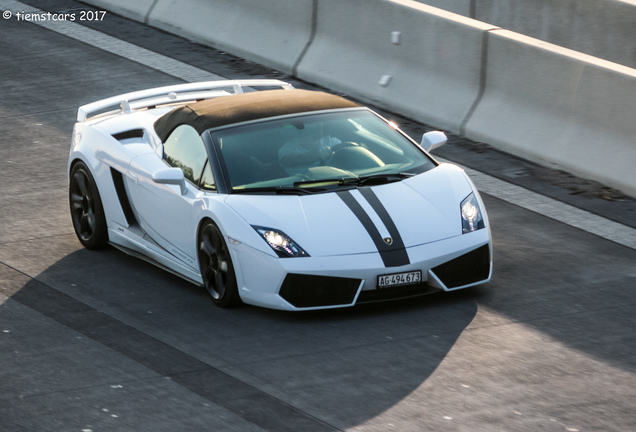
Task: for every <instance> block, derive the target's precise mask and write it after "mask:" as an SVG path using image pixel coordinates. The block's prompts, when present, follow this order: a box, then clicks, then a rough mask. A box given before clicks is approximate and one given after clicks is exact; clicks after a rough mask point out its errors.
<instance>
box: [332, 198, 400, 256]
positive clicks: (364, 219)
mask: <svg viewBox="0 0 636 432" xmlns="http://www.w3.org/2000/svg"><path fill="white" fill-rule="evenodd" d="M362 190H364V189H361V190H360V191H361V192H362ZM368 190H369V191H370V189H368ZM371 194H372V195H373V197H372V198H371V201H369V198H368V196H370V195H369V194H368V193H363V195H362V196H363V197H364V198H365V199H366V200H367V201H369V204H371V206H372V207H373V209H374V210H375V211H376V213H378V216H380V218H381V219H382V222H383V223H384V226H386V228H387V230H389V233H390V235H391V237H392V238H393V242H392V243H391V244H390V245H389V244H387V243H386V242H385V241H384V239H382V236H381V235H380V232H379V231H378V229H377V228H376V226H375V224H374V223H373V221H372V220H371V217H370V216H369V215H368V214H367V212H365V211H364V209H363V208H362V206H361V205H360V203H358V201H356V199H355V197H354V196H353V195H352V194H351V192H350V191H341V192H338V196H339V197H340V199H342V201H343V202H344V203H345V204H346V205H347V207H349V209H350V210H351V211H352V212H353V214H354V215H355V216H356V217H357V218H358V220H359V221H360V223H361V224H362V226H363V227H364V229H365V230H366V231H367V233H368V234H369V236H370V237H371V240H373V243H374V244H375V247H376V248H377V249H378V252H379V253H380V257H381V258H382V261H383V262H384V266H385V267H399V266H403V265H407V264H410V260H409V256H408V254H407V253H406V249H404V243H403V241H402V238H401V237H400V234H399V232H398V231H397V228H396V227H395V224H394V223H393V220H392V219H391V217H390V216H389V214H388V212H387V211H386V209H385V208H384V206H383V205H382V204H381V203H380V200H379V199H378V198H377V196H375V194H374V193H373V192H372V191H371ZM378 204H379V206H378ZM395 234H397V240H398V241H396V237H394V235H395Z"/></svg>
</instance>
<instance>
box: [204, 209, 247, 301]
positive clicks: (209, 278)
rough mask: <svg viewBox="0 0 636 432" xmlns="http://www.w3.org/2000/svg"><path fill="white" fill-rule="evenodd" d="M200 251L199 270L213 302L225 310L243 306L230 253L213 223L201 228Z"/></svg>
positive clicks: (206, 223) (207, 223) (205, 224)
mask: <svg viewBox="0 0 636 432" xmlns="http://www.w3.org/2000/svg"><path fill="white" fill-rule="evenodd" d="M198 249H199V269H200V270H201V276H202V277H203V282H204V284H205V288H206V289H207V290H208V293H209V294H210V296H211V298H212V301H213V302H214V303H215V304H216V305H217V306H220V307H223V308H228V307H234V306H238V305H239V304H241V298H240V296H239V293H238V287H237V283H236V275H235V273H234V266H233V265H232V258H231V257H230V251H229V249H228V247H227V244H226V243H225V240H223V235H222V234H221V231H220V230H219V228H218V227H217V226H216V225H215V224H214V223H213V222H212V221H206V222H204V223H203V225H202V226H201V230H200V233H199V247H198Z"/></svg>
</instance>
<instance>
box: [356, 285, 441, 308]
mask: <svg viewBox="0 0 636 432" xmlns="http://www.w3.org/2000/svg"><path fill="white" fill-rule="evenodd" d="M439 291H442V290H441V289H439V288H434V287H432V286H429V285H428V284H426V283H420V284H415V285H407V286H401V287H391V288H378V289H374V290H366V291H361V292H360V295H359V296H358V301H357V302H356V304H357V303H373V302H377V301H385V300H398V299H403V298H409V297H416V296H421V295H425V294H432V293H435V292H439Z"/></svg>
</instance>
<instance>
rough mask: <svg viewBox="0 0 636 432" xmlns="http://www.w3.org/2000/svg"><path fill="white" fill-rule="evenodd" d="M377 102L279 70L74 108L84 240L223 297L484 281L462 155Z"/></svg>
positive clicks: (441, 287)
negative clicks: (458, 159)
mask: <svg viewBox="0 0 636 432" xmlns="http://www.w3.org/2000/svg"><path fill="white" fill-rule="evenodd" d="M444 142H446V136H445V135H444V133H442V132H437V131H435V132H428V133H426V134H424V136H423V137H422V141H421V143H419V144H418V143H417V142H416V141H413V140H412V139H411V138H410V137H408V136H407V135H406V134H404V133H403V132H401V131H400V130H399V129H398V128H397V127H396V126H395V125H394V124H392V123H391V122H388V121H386V120H385V119H383V118H382V117H380V116H379V115H378V114H376V113H374V112H373V111H371V110H369V109H368V108H366V107H363V106H360V105H358V104H355V103H353V102H351V101H348V100H346V99H344V98H341V97H338V96H334V95H331V94H327V93H323V92H315V91H306V90H298V89H294V88H293V87H292V86H291V85H290V84H287V83H284V82H282V81H278V80H243V81H214V82H204V83H193V84H182V85H175V86H169V87H162V88H154V89H150V90H143V91H138V92H133V93H128V94H124V95H120V96H114V97H111V98H108V99H104V100H100V101H97V102H94V103H91V104H88V105H84V106H82V107H81V108H79V110H78V116H77V123H76V124H75V127H74V130H73V139H72V145H71V151H70V155H69V160H68V178H69V201H70V210H71V215H72V221H73V226H74V229H75V232H76V234H77V237H78V238H79V241H80V242H81V243H82V244H83V245H84V246H85V247H87V248H89V249H98V248H102V247H105V246H106V245H107V244H111V245H113V246H114V247H116V248H119V249H121V250H122V251H124V252H126V253H128V254H131V255H134V256H137V257H139V258H143V259H146V260H149V261H150V262H152V263H154V264H156V265H158V266H160V267H162V268H164V269H166V270H169V271H171V272H173V273H176V274H177V275H179V276H181V277H183V278H185V279H187V280H189V281H191V282H193V283H195V284H198V285H202V286H205V287H206V289H207V290H208V291H209V293H210V295H211V297H212V300H213V301H214V303H216V304H217V305H219V306H221V307H229V306H235V305H237V304H240V303H241V302H245V303H248V304H252V305H258V306H264V307H269V308H276V309H284V310H309V309H324V308H336V307H345V306H352V305H355V304H357V303H362V302H371V301H380V300H388V299H395V298H406V297H411V296H419V295H422V294H427V293H431V292H435V291H451V290H457V289H461V288H466V287H469V286H473V285H477V284H481V283H484V282H487V281H489V280H490V277H491V273H492V242H491V235H490V227H489V224H488V218H487V215H486V211H485V209H484V204H483V202H482V200H481V198H480V196H479V193H478V192H477V190H476V189H475V186H474V185H473V183H472V182H471V180H470V179H469V178H468V176H467V175H466V174H465V173H464V171H463V170H462V169H460V168H458V167H456V166H454V165H450V164H444V163H438V162H437V161H436V160H435V159H434V158H432V157H431V156H430V154H429V153H428V152H429V151H431V150H433V149H434V148H436V147H438V146H440V145H442V144H444Z"/></svg>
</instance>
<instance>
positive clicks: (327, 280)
mask: <svg viewBox="0 0 636 432" xmlns="http://www.w3.org/2000/svg"><path fill="white" fill-rule="evenodd" d="M361 283H362V281H361V280H360V279H350V278H339V277H329V276H314V275H301V274H294V273H290V274H288V275H287V277H286V278H285V280H284V281H283V285H282V287H281V288H280V292H279V294H280V296H281V297H282V298H284V299H285V300H287V301H288V302H289V303H290V304H291V305H292V306H294V307H297V308H306V307H321V306H336V305H347V304H351V303H353V300H354V299H355V297H356V293H357V292H358V288H359V287H360V284H361Z"/></svg>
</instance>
